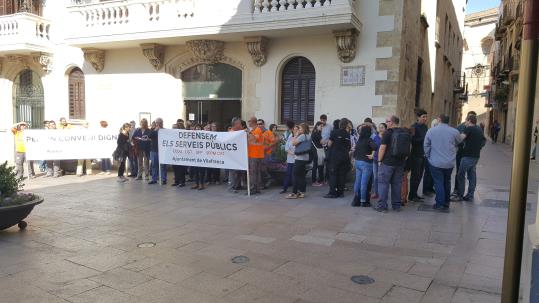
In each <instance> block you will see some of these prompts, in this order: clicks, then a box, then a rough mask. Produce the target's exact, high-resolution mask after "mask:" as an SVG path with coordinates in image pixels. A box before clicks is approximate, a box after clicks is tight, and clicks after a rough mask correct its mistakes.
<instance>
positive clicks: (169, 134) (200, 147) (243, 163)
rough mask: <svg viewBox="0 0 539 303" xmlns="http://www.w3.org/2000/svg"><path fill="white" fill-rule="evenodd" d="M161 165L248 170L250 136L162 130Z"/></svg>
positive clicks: (237, 133)
mask: <svg viewBox="0 0 539 303" xmlns="http://www.w3.org/2000/svg"><path fill="white" fill-rule="evenodd" d="M159 162H160V163H162V164H172V165H185V166H201V167H214V168H225V169H237V170H247V169H248V167H249V166H248V159H247V133H246V132H245V131H236V132H208V131H194V130H181V129H160V130H159Z"/></svg>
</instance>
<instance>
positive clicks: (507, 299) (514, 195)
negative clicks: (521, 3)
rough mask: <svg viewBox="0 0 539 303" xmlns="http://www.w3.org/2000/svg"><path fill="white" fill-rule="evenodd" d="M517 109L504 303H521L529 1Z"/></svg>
mask: <svg viewBox="0 0 539 303" xmlns="http://www.w3.org/2000/svg"><path fill="white" fill-rule="evenodd" d="M522 36H523V37H522V38H523V41H522V52H521V53H520V58H521V60H522V61H521V62H522V64H521V65H520V73H519V74H520V76H521V78H520V81H519V83H518V85H519V86H518V91H519V94H518V102H517V105H516V106H517V109H516V121H515V135H514V152H513V167H512V171H511V188H510V193H509V213H508V217H507V236H506V244H505V260H504V268H503V283H502V301H501V302H502V303H518V299H519V288H520V271H521V265H522V245H523V239H524V223H525V215H526V198H527V191H528V173H529V165H530V155H529V151H530V147H531V133H532V126H533V125H532V124H533V108H534V103H535V90H536V88H535V83H536V80H537V55H538V51H537V50H538V42H539V41H538V39H539V0H527V1H525V9H524V22H523V34H522Z"/></svg>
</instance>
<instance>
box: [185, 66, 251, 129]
mask: <svg viewBox="0 0 539 303" xmlns="http://www.w3.org/2000/svg"><path fill="white" fill-rule="evenodd" d="M181 78H182V84H183V100H184V104H185V109H186V111H185V113H186V114H185V119H186V120H187V121H191V122H193V123H200V124H202V123H208V122H217V124H218V126H217V127H218V129H219V130H220V131H223V130H226V129H225V128H226V126H227V125H228V124H230V122H231V120H232V118H233V117H241V99H242V98H241V95H242V94H241V89H242V72H241V70H240V69H238V68H236V67H234V66H232V65H229V64H226V63H215V64H206V63H203V64H198V65H195V66H193V67H191V68H189V69H187V70H185V71H183V72H182V76H181Z"/></svg>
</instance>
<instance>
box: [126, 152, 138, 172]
mask: <svg viewBox="0 0 539 303" xmlns="http://www.w3.org/2000/svg"><path fill="white" fill-rule="evenodd" d="M127 159H128V160H129V170H130V174H131V175H132V176H137V175H138V160H137V157H135V156H134V155H133V156H127Z"/></svg>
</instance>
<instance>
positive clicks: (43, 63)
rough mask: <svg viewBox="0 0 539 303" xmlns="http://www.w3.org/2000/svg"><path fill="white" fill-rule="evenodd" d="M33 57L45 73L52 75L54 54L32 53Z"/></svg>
mask: <svg viewBox="0 0 539 303" xmlns="http://www.w3.org/2000/svg"><path fill="white" fill-rule="evenodd" d="M31 56H32V59H33V60H34V62H35V63H37V64H39V66H40V67H41V69H42V70H43V71H44V72H46V73H50V72H51V71H52V54H47V53H32V54H31Z"/></svg>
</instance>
